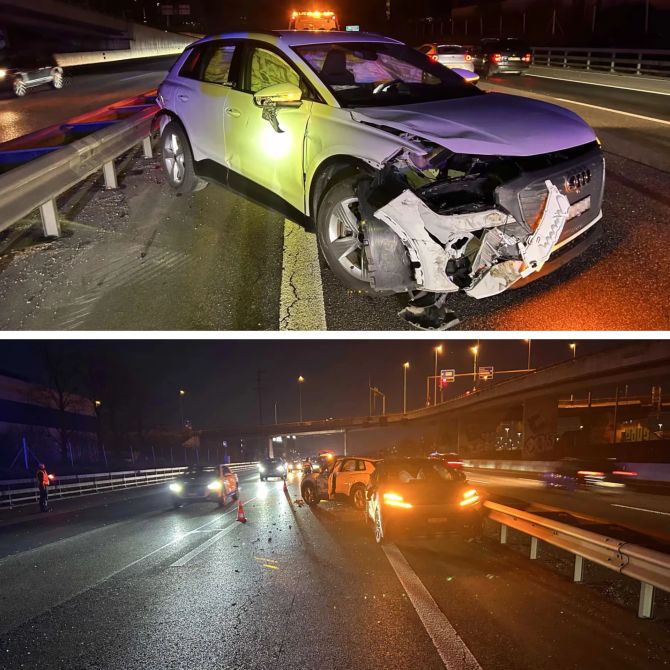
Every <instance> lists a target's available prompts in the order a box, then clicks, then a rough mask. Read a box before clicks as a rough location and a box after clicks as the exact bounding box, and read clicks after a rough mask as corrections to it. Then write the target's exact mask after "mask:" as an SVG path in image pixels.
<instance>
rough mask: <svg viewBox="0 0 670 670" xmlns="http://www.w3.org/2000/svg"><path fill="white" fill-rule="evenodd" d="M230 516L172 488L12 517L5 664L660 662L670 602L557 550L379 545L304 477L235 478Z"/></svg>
mask: <svg viewBox="0 0 670 670" xmlns="http://www.w3.org/2000/svg"><path fill="white" fill-rule="evenodd" d="M241 484H242V500H243V501H244V507H245V512H246V516H247V519H248V522H247V523H246V524H241V523H238V522H237V521H236V520H235V509H234V506H233V509H224V510H219V509H218V508H216V507H215V506H214V505H211V504H199V503H196V504H192V505H190V506H187V507H183V508H180V509H177V510H174V509H172V508H171V507H170V505H169V501H168V497H167V493H166V490H165V488H164V487H161V488H156V489H140V490H135V491H128V492H117V493H113V494H105V495H101V496H89V497H87V498H81V499H77V500H70V501H62V502H57V503H54V511H53V512H51V513H49V514H48V515H39V514H27V515H25V514H24V515H22V516H21V517H20V518H19V519H18V520H17V519H13V518H12V513H3V514H2V515H0V654H2V657H0V667H3V668H7V669H8V670H12V669H14V668H40V669H41V668H44V667H50V668H55V669H60V668H63V669H65V668H67V669H68V670H79V669H82V670H83V669H84V668H86V669H87V670H88V669H102V668H124V669H128V670H132V669H134V668H138V669H139V668H154V667H156V668H157V667H160V668H167V669H172V668H175V669H176V668H191V669H200V668H210V667H236V668H242V669H252V668H253V669H259V670H260V669H263V670H265V669H267V668H272V667H277V668H281V667H294V668H309V669H312V668H313V669H315V670H316V669H317V668H323V667H332V668H360V669H371V670H372V669H377V668H400V667H407V668H426V669H428V670H433V669H435V670H437V669H440V668H445V667H447V668H453V669H459V670H460V669H461V668H467V669H471V670H477V669H478V668H481V669H483V670H494V669H500V670H503V669H504V670H520V669H522V668H538V667H541V668H557V669H558V668H560V669H561V670H564V669H570V668H583V667H589V668H609V667H613V666H614V667H618V668H636V669H639V668H642V669H647V668H649V669H651V668H659V667H664V664H667V663H668V660H669V659H670V636H668V632H670V609H668V607H667V603H666V602H665V601H664V600H663V599H661V598H659V599H658V603H657V617H656V619H654V620H652V621H642V620H639V619H637V618H636V616H635V594H636V588H637V586H636V585H634V584H629V583H623V582H622V583H619V582H617V581H616V580H619V579H620V578H619V577H618V576H616V575H614V573H606V572H605V571H604V570H600V569H598V568H596V567H595V566H589V567H588V569H587V572H586V577H587V579H586V582H585V583H584V584H579V585H577V584H574V583H572V582H571V581H570V561H569V560H567V559H566V558H565V556H562V557H561V556H558V555H555V554H554V553H552V552H551V551H550V550H549V549H547V550H545V548H544V547H542V548H541V551H540V557H539V558H538V560H536V561H530V560H529V559H528V557H527V551H528V542H527V541H526V540H523V539H522V538H520V537H516V536H515V535H514V534H513V535H512V537H511V538H510V540H511V541H510V544H509V545H506V546H505V547H501V546H500V545H499V544H498V543H497V542H496V541H495V533H494V532H489V533H487V535H486V536H485V537H484V539H483V540H482V541H481V542H467V541H465V540H464V539H460V538H454V537H448V538H442V539H432V540H429V539H416V540H412V541H401V542H399V543H398V544H397V545H393V544H392V545H387V546H386V547H385V548H380V547H378V546H376V545H375V543H374V540H373V535H372V532H371V530H370V529H369V528H367V527H366V526H365V524H364V521H363V519H362V518H361V515H360V514H359V513H357V512H355V511H354V510H353V509H352V508H351V507H349V506H348V505H344V504H339V503H321V505H319V506H318V508H316V509H314V510H312V509H310V508H308V507H306V506H301V505H300V504H299V502H297V500H298V498H299V492H298V491H299V489H298V480H297V477H295V478H293V476H292V478H291V480H290V483H289V496H288V497H287V496H285V495H284V493H283V491H282V484H281V482H259V481H257V478H256V476H254V475H243V476H241Z"/></svg>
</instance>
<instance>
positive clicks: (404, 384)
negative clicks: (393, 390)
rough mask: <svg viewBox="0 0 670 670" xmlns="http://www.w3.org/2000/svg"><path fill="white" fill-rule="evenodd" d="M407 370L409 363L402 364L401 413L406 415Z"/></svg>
mask: <svg viewBox="0 0 670 670" xmlns="http://www.w3.org/2000/svg"><path fill="white" fill-rule="evenodd" d="M407 370H409V361H407V362H405V363H403V364H402V413H403V414H407Z"/></svg>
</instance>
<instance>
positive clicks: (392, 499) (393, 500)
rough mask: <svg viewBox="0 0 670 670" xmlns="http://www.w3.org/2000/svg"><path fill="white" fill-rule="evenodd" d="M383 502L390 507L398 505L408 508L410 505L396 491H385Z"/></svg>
mask: <svg viewBox="0 0 670 670" xmlns="http://www.w3.org/2000/svg"><path fill="white" fill-rule="evenodd" d="M384 502H385V503H386V504H387V505H389V506H390V507H400V508H402V509H410V508H411V507H412V505H411V504H410V503H408V502H405V501H404V500H403V497H402V496H401V495H398V494H397V493H385V494H384Z"/></svg>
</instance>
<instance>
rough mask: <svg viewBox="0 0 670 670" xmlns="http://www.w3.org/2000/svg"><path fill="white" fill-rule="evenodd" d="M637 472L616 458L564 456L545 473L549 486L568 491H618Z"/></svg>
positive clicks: (633, 477) (546, 484) (632, 478)
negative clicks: (622, 466)
mask: <svg viewBox="0 0 670 670" xmlns="http://www.w3.org/2000/svg"><path fill="white" fill-rule="evenodd" d="M635 477H637V472H634V471H632V470H625V469H624V468H621V467H619V465H618V464H617V462H616V461H615V460H614V459H609V458H607V459H605V458H601V459H581V458H564V459H562V460H561V461H560V462H559V463H558V465H557V466H556V467H555V468H554V469H553V470H550V471H548V472H545V473H544V484H545V486H546V487H547V488H557V489H565V490H567V491H587V490H590V489H594V490H599V491H616V490H621V489H624V488H625V487H626V485H627V484H628V483H630V481H631V480H634V479H635Z"/></svg>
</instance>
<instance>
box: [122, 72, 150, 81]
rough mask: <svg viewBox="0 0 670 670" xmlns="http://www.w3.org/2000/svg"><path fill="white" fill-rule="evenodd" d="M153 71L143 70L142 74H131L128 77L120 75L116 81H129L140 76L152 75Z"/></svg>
mask: <svg viewBox="0 0 670 670" xmlns="http://www.w3.org/2000/svg"><path fill="white" fill-rule="evenodd" d="M154 75H155V72H143V73H142V74H133V75H131V76H130V77H121V78H120V79H116V81H129V80H130V79H139V78H140V77H153V76H154Z"/></svg>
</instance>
